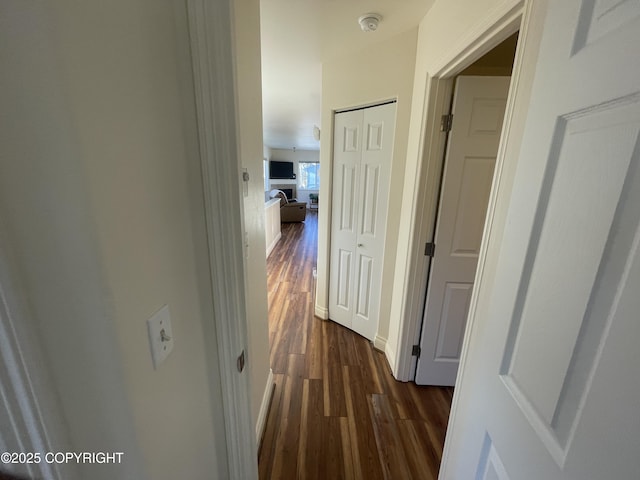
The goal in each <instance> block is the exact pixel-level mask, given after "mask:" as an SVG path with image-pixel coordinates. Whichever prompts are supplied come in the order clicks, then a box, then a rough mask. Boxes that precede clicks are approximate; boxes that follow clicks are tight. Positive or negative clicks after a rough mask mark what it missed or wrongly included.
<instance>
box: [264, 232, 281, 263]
mask: <svg viewBox="0 0 640 480" xmlns="http://www.w3.org/2000/svg"><path fill="white" fill-rule="evenodd" d="M280 238H282V232H278V235H276V238H274V239H273V242H271V245H269V246H268V247H267V257H268V256H269V254H270V253H271V252H272V251H273V249H274V248H275V247H276V245H277V243H278V240H280Z"/></svg>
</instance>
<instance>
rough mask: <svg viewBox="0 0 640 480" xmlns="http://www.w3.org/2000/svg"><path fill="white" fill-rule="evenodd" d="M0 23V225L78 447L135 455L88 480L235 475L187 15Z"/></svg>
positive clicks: (12, 16)
mask: <svg viewBox="0 0 640 480" xmlns="http://www.w3.org/2000/svg"><path fill="white" fill-rule="evenodd" d="M0 8H1V10H0V13H1V14H2V17H3V21H2V24H3V28H2V29H0V36H1V38H0V58H1V61H2V65H3V68H2V70H1V73H0V75H1V76H2V79H1V83H2V85H3V90H2V92H1V93H0V110H1V111H2V112H3V117H4V118H5V119H11V121H8V122H3V126H2V129H0V159H1V161H0V215H1V216H2V218H3V220H4V225H5V227H6V235H7V239H8V241H9V242H10V243H11V247H12V248H11V250H12V251H14V252H16V255H17V259H16V262H15V264H16V266H17V268H18V269H20V272H19V276H20V277H21V278H22V279H23V285H24V289H25V292H26V293H27V298H28V300H29V302H30V307H31V310H32V311H33V319H32V320H33V323H34V326H35V327H36V329H37V330H38V332H39V334H40V338H41V341H42V346H43V353H44V355H45V357H46V358H47V361H48V366H49V369H50V372H51V375H52V377H53V380H54V383H55V385H56V387H57V392H56V393H57V395H58V396H59V397H60V400H61V402H60V403H61V405H62V407H63V410H64V417H65V418H64V420H65V421H66V423H67V425H68V427H69V432H70V440H71V443H72V446H73V448H74V450H77V451H123V452H124V461H123V464H121V465H104V466H98V465H83V466H81V478H93V479H113V478H135V479H146V478H148V479H154V480H155V479H159V480H161V479H173V478H192V479H209V478H212V477H216V478H226V477H227V476H228V475H227V470H226V460H225V456H226V450H225V448H226V447H225V439H224V437H225V436H224V423H223V422H224V419H223V418H222V414H221V409H220V405H221V396H220V391H219V379H218V373H217V368H209V367H208V365H210V364H211V363H210V361H211V359H215V358H217V352H216V351H215V344H216V343H215V331H214V330H213V329H212V323H211V317H212V301H213V300H212V298H211V289H210V285H209V283H208V282H209V275H208V256H207V255H208V254H207V244H206V235H205V233H206V231H205V225H204V216H203V204H202V186H201V176H200V165H199V159H198V147H197V136H196V129H195V114H194V103H193V102H194V99H193V92H192V91H191V88H192V87H191V85H192V81H191V79H190V71H189V68H190V66H189V65H188V58H189V56H188V55H189V49H188V36H187V30H186V19H185V5H184V2H183V1H180V0H175V1H173V2H172V1H167V2H157V1H156V0H114V1H111V2H106V3H105V2H102V3H95V2H84V3H83V2H80V3H79V2H75V1H71V0H60V1H58V2H55V3H50V2H46V6H45V2H29V3H28V4H25V3H24V2H22V1H20V0H8V1H7V2H3V4H2V7H0ZM258 154H259V157H260V156H261V155H260V151H259V152H258ZM261 211H262V209H261ZM263 248H264V247H263ZM164 304H168V305H169V307H170V309H171V315H172V321H173V334H174V338H175V349H174V351H173V353H172V354H171V356H170V357H169V358H168V359H167V361H166V363H164V364H163V365H162V366H160V368H159V369H158V370H154V369H153V366H152V362H151V357H150V354H149V346H148V338H147V330H146V320H147V318H149V317H150V316H151V315H152V314H153V313H154V312H155V311H157V310H158V309H159V308H160V307H162V305H164ZM205 347H206V348H205ZM208 360H209V361H208Z"/></svg>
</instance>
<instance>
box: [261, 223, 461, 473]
mask: <svg viewBox="0 0 640 480" xmlns="http://www.w3.org/2000/svg"><path fill="white" fill-rule="evenodd" d="M316 252H317V213H316V212H312V213H309V215H308V216H307V220H306V221H305V222H304V223H291V224H282V238H281V240H280V241H279V242H278V243H277V245H276V246H275V248H274V249H273V251H272V253H271V255H270V256H269V258H268V259H267V282H268V299H269V340H270V346H271V368H272V370H273V372H274V383H275V388H274V393H273V397H272V400H271V406H270V408H269V413H268V416H267V420H266V424H265V431H264V434H263V438H262V443H261V446H260V450H259V474H260V479H261V480H267V479H285V480H290V479H296V478H298V479H318V480H324V479H329V478H330V479H341V478H345V479H354V480H359V479H377V478H402V479H404V478H415V479H426V480H431V479H435V478H437V473H438V468H439V462H440V459H441V456H442V446H443V443H444V435H445V433H446V424H447V418H448V415H449V409H450V406H451V398H452V394H453V389H451V388H439V387H418V386H416V385H414V384H413V383H401V382H397V381H396V380H394V379H393V377H392V375H391V370H390V368H389V365H388V363H387V361H386V358H385V356H384V354H383V353H381V352H378V351H376V350H374V349H373V347H372V345H371V343H370V342H369V341H367V340H366V339H365V338H363V337H361V336H360V335H357V334H356V333H354V332H352V331H350V330H349V329H347V328H345V327H342V326H340V325H338V324H336V323H334V322H331V321H323V320H320V319H319V318H317V317H315V315H314V297H313V292H315V285H316V280H315V278H314V276H313V269H314V268H315V260H316ZM403 456H404V459H405V460H404V461H403V460H402V458H403Z"/></svg>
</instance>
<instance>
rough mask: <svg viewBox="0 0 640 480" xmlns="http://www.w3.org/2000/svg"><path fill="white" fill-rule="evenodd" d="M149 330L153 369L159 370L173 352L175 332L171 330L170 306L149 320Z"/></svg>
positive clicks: (163, 308)
mask: <svg viewBox="0 0 640 480" xmlns="http://www.w3.org/2000/svg"><path fill="white" fill-rule="evenodd" d="M147 328H148V330H149V345H150V347H151V358H152V359H153V368H155V369H156V370H157V369H158V367H159V366H160V364H161V363H162V362H164V361H165V360H166V358H167V357H168V356H169V354H170V353H171V351H172V350H173V332H172V330H171V315H170V314H169V305H165V306H164V307H162V308H161V309H160V310H158V311H157V312H156V313H155V314H154V315H153V316H152V317H151V318H150V319H149V320H147Z"/></svg>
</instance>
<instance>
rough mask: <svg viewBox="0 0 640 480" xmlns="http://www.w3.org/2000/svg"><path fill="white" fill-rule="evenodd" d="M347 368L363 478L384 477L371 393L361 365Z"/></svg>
mask: <svg viewBox="0 0 640 480" xmlns="http://www.w3.org/2000/svg"><path fill="white" fill-rule="evenodd" d="M346 368H348V369H349V393H350V395H351V401H352V403H353V414H354V417H355V425H356V433H357V439H358V453H359V454H360V468H361V470H362V475H363V478H367V479H378V478H384V476H383V473H382V465H381V464H380V457H379V455H378V446H377V444H376V440H375V433H374V431H373V424H372V422H371V414H370V412H369V402H370V395H369V394H367V392H366V386H365V385H364V382H363V378H362V373H361V371H360V367H346Z"/></svg>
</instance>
